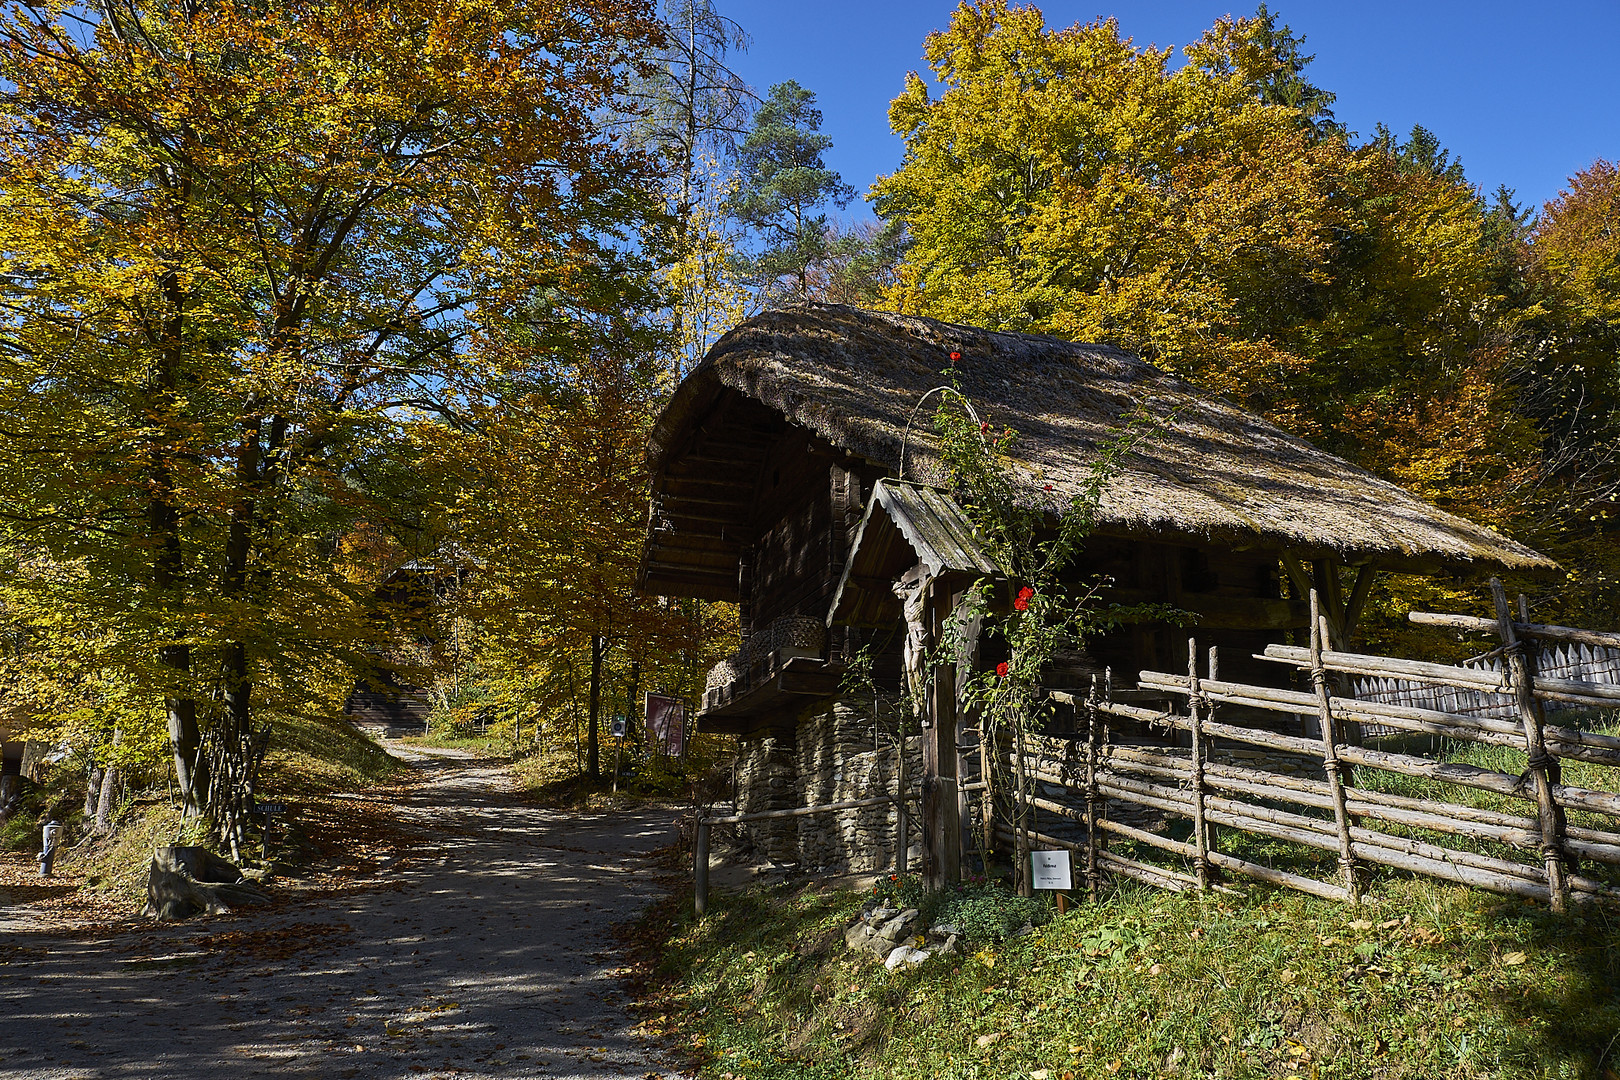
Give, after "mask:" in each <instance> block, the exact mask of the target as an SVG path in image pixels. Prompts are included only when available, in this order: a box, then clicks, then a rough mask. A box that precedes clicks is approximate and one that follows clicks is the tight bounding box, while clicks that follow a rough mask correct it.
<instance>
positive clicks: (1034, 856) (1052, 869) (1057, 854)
mask: <svg viewBox="0 0 1620 1080" xmlns="http://www.w3.org/2000/svg"><path fill="white" fill-rule="evenodd" d="M1029 862H1030V866H1031V867H1032V868H1033V869H1034V873H1033V874H1031V875H1030V877H1031V878H1032V879H1033V881H1034V882H1035V887H1036V888H1037V889H1061V890H1063V891H1068V890H1069V889H1072V888H1074V873H1073V871H1072V870H1070V869H1069V853H1068V851H1066V850H1063V849H1059V850H1057V851H1032V852H1030V853H1029Z"/></svg>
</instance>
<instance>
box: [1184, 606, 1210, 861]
mask: <svg viewBox="0 0 1620 1080" xmlns="http://www.w3.org/2000/svg"><path fill="white" fill-rule="evenodd" d="M1201 696H1202V691H1200V690H1199V685H1198V642H1197V640H1196V639H1194V638H1188V639H1187V717H1188V719H1189V720H1191V721H1192V798H1193V852H1194V855H1193V869H1194V871H1195V872H1196V874H1197V876H1198V891H1199V892H1208V891H1209V837H1208V833H1207V832H1206V831H1205V830H1206V829H1207V828H1208V826H1207V824H1206V822H1205V821H1204V724H1203V720H1202V715H1203V709H1202V706H1201V703H1200V701H1199V698H1200V697H1201Z"/></svg>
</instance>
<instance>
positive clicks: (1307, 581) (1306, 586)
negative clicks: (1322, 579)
mask: <svg viewBox="0 0 1620 1080" xmlns="http://www.w3.org/2000/svg"><path fill="white" fill-rule="evenodd" d="M1279 557H1280V558H1281V560H1282V564H1283V569H1284V570H1285V571H1287V573H1288V583H1289V584H1290V585H1292V586H1293V587H1294V599H1295V600H1298V601H1300V602H1302V603H1303V602H1304V601H1305V600H1306V599H1307V598H1309V597H1310V595H1311V577H1310V575H1309V574H1307V573H1306V572H1305V567H1304V565H1303V564H1301V563H1300V561H1299V558H1298V556H1296V555H1295V554H1294V553H1293V552H1291V551H1285V552H1283V553H1282V555H1281V556H1279ZM1308 618H1309V616H1307V620H1308Z"/></svg>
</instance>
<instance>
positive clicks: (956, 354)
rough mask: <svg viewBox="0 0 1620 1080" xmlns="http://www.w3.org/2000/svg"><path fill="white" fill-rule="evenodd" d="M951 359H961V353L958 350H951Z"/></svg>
mask: <svg viewBox="0 0 1620 1080" xmlns="http://www.w3.org/2000/svg"><path fill="white" fill-rule="evenodd" d="M951 359H952V360H960V359H962V354H961V353H959V352H953V353H951Z"/></svg>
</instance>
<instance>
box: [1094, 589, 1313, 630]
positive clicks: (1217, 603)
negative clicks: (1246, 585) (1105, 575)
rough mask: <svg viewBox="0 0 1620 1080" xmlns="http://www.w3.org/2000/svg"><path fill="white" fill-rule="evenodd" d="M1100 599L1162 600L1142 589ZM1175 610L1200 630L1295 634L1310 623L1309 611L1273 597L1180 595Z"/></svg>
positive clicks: (1107, 594) (1294, 602)
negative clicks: (1190, 616)
mask: <svg viewBox="0 0 1620 1080" xmlns="http://www.w3.org/2000/svg"><path fill="white" fill-rule="evenodd" d="M1102 598H1103V600H1104V601H1106V602H1109V603H1118V604H1145V603H1151V602H1154V601H1159V600H1162V599H1163V597H1162V596H1158V595H1156V594H1154V593H1150V592H1148V591H1147V590H1145V589H1108V590H1106V591H1105V592H1104V593H1103V594H1102ZM1176 606H1177V607H1179V608H1182V609H1183V610H1185V611H1189V612H1191V613H1192V614H1193V615H1195V616H1197V619H1196V623H1197V626H1198V628H1199V629H1200V630H1297V629H1301V628H1303V627H1306V626H1309V625H1310V621H1311V616H1310V611H1309V610H1308V609H1307V608H1306V606H1305V604H1304V603H1303V602H1302V601H1299V600H1281V599H1277V598H1275V597H1261V596H1217V595H1214V594H1212V593H1183V594H1182V595H1181V596H1180V597H1179V598H1178V599H1177V600H1176ZM1122 621H1124V622H1127V623H1134V622H1138V621H1141V620H1138V619H1135V618H1127V619H1124V620H1122ZM1147 621H1155V620H1151V619H1150V620H1147Z"/></svg>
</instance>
